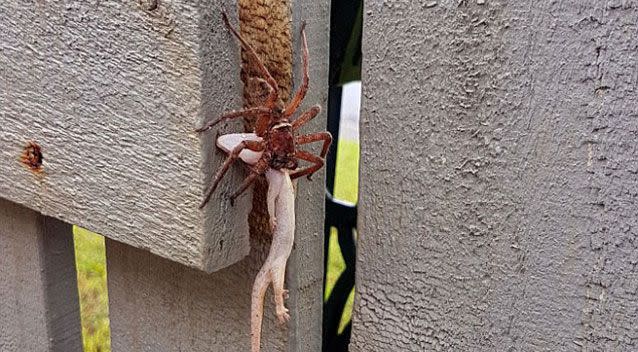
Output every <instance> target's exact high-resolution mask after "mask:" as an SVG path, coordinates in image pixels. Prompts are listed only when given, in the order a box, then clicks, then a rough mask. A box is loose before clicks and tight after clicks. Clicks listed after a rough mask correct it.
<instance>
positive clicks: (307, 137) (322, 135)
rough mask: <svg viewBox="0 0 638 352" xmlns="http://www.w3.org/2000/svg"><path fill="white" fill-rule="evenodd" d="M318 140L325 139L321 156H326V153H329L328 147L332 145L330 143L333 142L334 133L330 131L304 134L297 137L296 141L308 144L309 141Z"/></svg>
mask: <svg viewBox="0 0 638 352" xmlns="http://www.w3.org/2000/svg"><path fill="white" fill-rule="evenodd" d="M318 141H323V147H321V154H320V156H321V157H322V158H325V157H326V154H328V148H329V147H330V144H331V143H332V135H331V134H330V132H317V133H311V134H303V135H300V136H297V137H296V138H295V142H296V143H297V144H308V143H312V142H318Z"/></svg>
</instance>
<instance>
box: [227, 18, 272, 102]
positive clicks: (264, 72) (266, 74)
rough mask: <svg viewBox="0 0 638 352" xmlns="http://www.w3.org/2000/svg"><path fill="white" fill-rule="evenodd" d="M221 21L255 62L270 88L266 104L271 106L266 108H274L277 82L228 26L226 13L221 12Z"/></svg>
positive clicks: (244, 41) (250, 48)
mask: <svg viewBox="0 0 638 352" xmlns="http://www.w3.org/2000/svg"><path fill="white" fill-rule="evenodd" d="M222 20H223V21H224V24H225V25H226V27H228V30H230V31H231V33H233V35H235V37H236V38H237V39H238V40H239V42H240V43H241V46H242V48H244V50H246V52H248V54H249V55H250V56H252V57H253V59H254V60H255V63H256V64H257V69H259V72H260V73H261V75H262V76H264V79H265V80H266V83H268V85H269V86H270V88H272V91H271V92H270V95H269V96H268V100H267V102H268V103H270V104H272V105H267V106H268V107H269V108H272V107H273V106H274V103H275V102H276V101H277V97H278V96H279V86H278V85H277V81H275V79H274V78H273V77H272V75H271V74H270V71H268V69H267V68H266V66H265V65H264V63H263V62H262V61H261V59H260V58H259V56H257V53H256V52H255V49H253V47H252V46H251V45H250V44H248V42H247V41H246V40H245V39H244V38H243V37H242V36H241V35H240V34H239V33H238V32H237V31H236V30H235V28H233V26H231V25H230V22H229V21H228V16H227V15H226V12H224V11H222Z"/></svg>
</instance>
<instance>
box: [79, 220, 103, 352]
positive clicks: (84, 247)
mask: <svg viewBox="0 0 638 352" xmlns="http://www.w3.org/2000/svg"><path fill="white" fill-rule="evenodd" d="M73 239H74V243H75V261H76V267H77V271H78V290H79V293H80V316H81V319H82V343H83V345H84V352H109V351H111V333H110V329H109V306H108V294H107V289H106V253H105V250H104V237H102V236H100V235H97V234H95V233H93V232H90V231H87V230H85V229H82V228H80V227H77V226H74V227H73Z"/></svg>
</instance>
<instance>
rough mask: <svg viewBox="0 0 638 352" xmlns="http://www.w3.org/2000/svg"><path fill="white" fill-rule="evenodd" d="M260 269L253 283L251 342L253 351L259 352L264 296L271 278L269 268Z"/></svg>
mask: <svg viewBox="0 0 638 352" xmlns="http://www.w3.org/2000/svg"><path fill="white" fill-rule="evenodd" d="M264 269H265V268H262V269H261V270H259V273H258V274H257V277H256V278H255V283H254V284H253V294H252V302H251V309H250V314H251V317H250V343H251V351H252V352H259V349H260V346H261V322H262V319H263V317H264V297H265V296H266V290H267V289H268V284H269V283H270V281H271V278H270V277H269V275H268V270H264Z"/></svg>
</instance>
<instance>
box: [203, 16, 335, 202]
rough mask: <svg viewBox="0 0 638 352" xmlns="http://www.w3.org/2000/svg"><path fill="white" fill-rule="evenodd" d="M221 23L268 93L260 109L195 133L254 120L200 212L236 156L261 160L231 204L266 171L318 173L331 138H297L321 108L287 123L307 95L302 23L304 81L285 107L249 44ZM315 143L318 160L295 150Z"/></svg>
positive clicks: (229, 115) (325, 134)
mask: <svg viewBox="0 0 638 352" xmlns="http://www.w3.org/2000/svg"><path fill="white" fill-rule="evenodd" d="M222 19H223V21H224V24H225V25H226V27H228V29H229V30H230V31H231V32H232V34H233V35H234V36H235V37H236V38H237V39H238V40H239V42H240V43H241V46H242V48H243V49H244V50H245V51H246V52H247V53H248V55H249V57H250V58H252V60H253V61H254V64H255V65H256V67H257V69H258V70H259V72H260V74H261V76H262V77H261V78H258V80H259V81H263V83H265V85H266V86H267V87H268V90H269V93H268V96H267V98H266V100H265V102H264V103H263V105H261V106H257V107H251V108H246V109H242V110H237V111H230V112H227V113H225V114H223V115H222V116H221V117H219V118H217V119H216V120H213V121H210V122H208V123H205V124H204V126H202V127H201V128H199V129H197V132H204V131H207V130H209V129H211V128H212V127H213V126H215V125H217V124H218V123H220V122H222V121H227V120H231V119H235V118H238V117H247V116H251V117H256V124H255V130H254V132H255V135H256V138H252V139H246V140H243V141H241V142H240V143H239V144H238V145H237V146H235V147H234V148H233V149H232V151H231V152H230V154H229V155H228V158H227V159H226V161H225V162H224V164H223V165H222V166H221V168H220V169H219V171H217V174H216V175H215V180H214V181H213V184H212V186H211V187H210V188H209V189H208V191H207V192H206V195H205V197H204V200H203V201H202V203H201V204H200V208H202V207H204V205H206V203H207V202H208V201H209V200H210V197H211V195H212V194H213V192H214V191H215V189H216V188H217V186H218V185H219V182H220V181H221V179H222V178H223V176H224V174H225V173H226V171H228V168H229V167H230V165H231V164H232V163H233V162H234V161H235V160H237V158H238V157H239V154H240V153H241V152H242V150H244V149H248V150H250V151H253V152H258V153H260V154H261V157H260V158H259V160H258V161H257V163H255V165H254V166H253V167H252V168H251V172H250V175H248V177H246V179H245V180H244V182H243V183H242V184H241V186H240V187H239V189H237V191H236V192H235V193H233V194H232V195H231V196H230V201H231V204H232V203H233V201H234V200H235V198H237V197H238V196H239V195H241V194H242V193H243V192H244V191H245V190H246V189H248V187H249V186H250V185H251V184H252V183H253V182H254V181H255V179H256V178H257V176H259V175H263V174H264V173H265V172H266V170H267V169H268V168H272V169H275V170H279V169H289V170H294V171H292V172H291V173H290V178H291V179H295V178H298V177H301V176H307V177H308V179H310V177H311V176H312V174H313V173H315V172H316V171H317V170H319V169H321V167H322V166H323V164H324V159H323V158H324V157H325V156H326V154H327V153H328V147H330V143H332V136H331V135H330V133H329V132H326V131H324V132H316V133H311V134H305V135H304V134H302V135H297V131H298V130H299V128H301V126H303V125H304V124H305V123H307V122H308V121H310V120H311V119H312V118H314V117H315V116H317V114H318V113H319V111H321V107H320V106H319V105H315V106H313V107H311V108H310V109H309V110H307V111H305V112H303V113H302V114H301V115H299V117H298V118H296V119H294V120H293V121H290V118H291V117H292V115H293V114H295V112H297V109H298V108H299V106H300V105H301V102H302V101H303V99H304V97H305V96H306V92H307V91H308V82H309V76H308V43H307V40H306V33H305V23H304V24H303V25H302V26H301V41H302V65H303V68H302V69H303V79H302V82H301V86H300V87H299V89H298V91H297V92H296V93H295V95H294V97H293V98H292V100H290V101H289V102H288V104H284V102H283V101H282V99H281V98H280V97H279V86H278V85H277V82H276V81H275V79H274V78H273V77H272V75H271V74H270V72H269V71H268V69H267V68H266V66H264V63H263V62H262V61H261V59H260V58H259V57H258V56H257V53H256V52H255V50H254V49H253V47H252V46H250V44H248V43H247V42H246V40H245V39H244V38H243V37H242V36H241V35H240V34H239V33H238V32H237V31H236V30H235V29H234V28H233V27H232V26H231V25H230V23H229V22H228V16H226V13H222ZM318 141H323V147H322V149H321V153H320V155H319V156H317V155H314V154H312V153H310V152H307V151H303V150H298V149H297V145H300V144H308V143H312V142H318ZM298 159H299V160H304V161H308V162H310V163H312V164H311V165H310V166H307V167H304V168H301V169H297V166H298Z"/></svg>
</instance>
